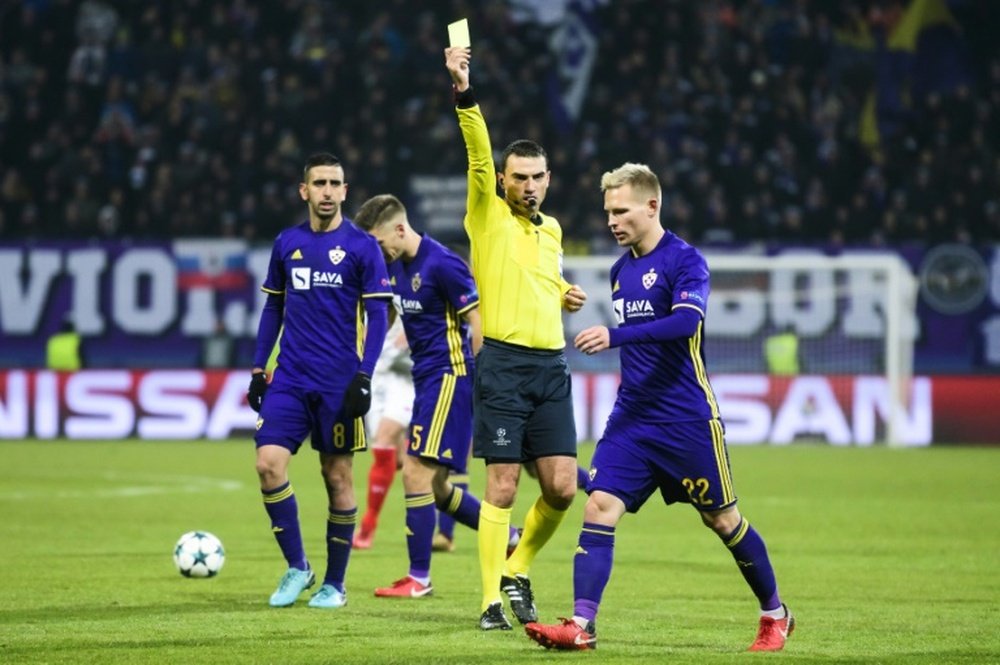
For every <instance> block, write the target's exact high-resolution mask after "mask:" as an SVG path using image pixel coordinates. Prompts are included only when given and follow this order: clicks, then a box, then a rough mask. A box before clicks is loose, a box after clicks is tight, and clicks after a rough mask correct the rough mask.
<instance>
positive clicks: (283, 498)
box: [260, 483, 309, 570]
mask: <svg viewBox="0 0 1000 665" xmlns="http://www.w3.org/2000/svg"><path fill="white" fill-rule="evenodd" d="M260 493H261V495H262V496H263V498H264V509H265V510H266V511H267V516H268V517H270V518H271V531H272V532H273V533H274V539H275V540H277V541H278V547H280V548H281V553H282V554H283V555H284V556H285V561H287V562H288V567H289V568H298V569H299V570H308V569H309V563H308V562H307V561H306V551H305V548H303V547H302V530H301V529H300V528H299V504H298V502H297V501H296V500H295V491H294V490H293V489H292V484H291V483H285V484H284V485H282V486H281V487H277V488H275V489H273V490H261V492H260Z"/></svg>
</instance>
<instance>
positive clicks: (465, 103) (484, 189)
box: [444, 46, 497, 230]
mask: <svg viewBox="0 0 1000 665" xmlns="http://www.w3.org/2000/svg"><path fill="white" fill-rule="evenodd" d="M444 54H445V66H446V67H447V68H448V73H449V74H450V75H451V81H452V84H453V89H454V92H455V112H456V113H457V114H458V124H459V127H460V128H461V130H462V138H463V139H464V141H465V149H466V152H467V154H468V159H469V171H468V174H469V176H468V177H469V189H468V195H467V200H466V210H467V214H466V218H465V224H466V229H467V230H468V229H469V224H476V223H484V222H485V220H486V215H485V210H486V209H487V208H488V207H489V206H490V205H495V204H496V199H497V195H496V193H497V185H496V180H497V176H496V167H495V166H494V165H493V148H492V145H491V144H490V135H489V131H488V130H487V129H486V119H485V118H483V114H482V111H481V110H480V108H479V105H478V104H477V103H476V99H475V96H474V94H473V90H472V86H471V85H470V83H469V61H470V59H471V58H472V51H471V49H469V48H465V47H457V46H456V47H450V48H446V49H445V51H444Z"/></svg>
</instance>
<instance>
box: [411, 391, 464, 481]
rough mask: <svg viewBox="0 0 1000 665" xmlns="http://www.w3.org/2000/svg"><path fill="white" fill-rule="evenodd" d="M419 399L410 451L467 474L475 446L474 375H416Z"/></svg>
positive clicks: (414, 406)
mask: <svg viewBox="0 0 1000 665" xmlns="http://www.w3.org/2000/svg"><path fill="white" fill-rule="evenodd" d="M413 384H414V389H415V392H416V398H415V399H414V404H413V418H412V419H411V420H410V432H409V434H410V440H409V445H408V446H407V449H406V452H407V453H408V454H410V455H413V456H414V457H419V458H421V459H426V460H430V461H433V462H437V463H438V464H441V465H443V466H446V467H448V468H449V469H453V470H455V471H458V472H459V473H464V472H465V469H466V466H467V463H468V457H469V447H470V446H471V445H472V377H471V376H468V375H466V376H456V375H454V374H450V373H449V374H439V375H436V376H429V377H424V378H414V381H413Z"/></svg>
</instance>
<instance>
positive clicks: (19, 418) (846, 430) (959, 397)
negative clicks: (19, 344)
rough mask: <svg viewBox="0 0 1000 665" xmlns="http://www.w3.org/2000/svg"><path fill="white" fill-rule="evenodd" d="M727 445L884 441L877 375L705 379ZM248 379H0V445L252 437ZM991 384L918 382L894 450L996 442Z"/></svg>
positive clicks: (173, 375) (594, 425)
mask: <svg viewBox="0 0 1000 665" xmlns="http://www.w3.org/2000/svg"><path fill="white" fill-rule="evenodd" d="M711 380H712V384H713V386H714V387H715V391H716V395H717V397H718V401H719V408H720V410H721V412H722V413H723V416H724V420H725V423H726V439H727V440H728V441H729V442H730V443H732V444H756V443H772V444H776V445H782V444H788V443H792V442H795V441H821V442H826V443H829V444H831V445H838V446H844V445H858V446H867V445H871V444H872V443H873V442H875V441H879V440H882V437H883V436H884V434H883V432H884V429H885V422H886V419H887V418H888V414H889V411H890V410H889V393H888V388H887V386H886V384H885V380H884V379H883V378H882V377H879V376H850V377H845V376H814V375H809V376H799V377H794V378H775V377H770V376H768V375H766V374H758V375H754V374H738V375H736V374H731V375H726V374H720V375H714V376H712V377H711ZM617 387H618V375H617V374H615V373H587V372H579V373H576V374H574V375H573V392H574V401H575V404H574V406H575V411H576V421H577V422H576V428H577V435H578V438H579V439H580V440H581V441H583V440H594V439H597V438H599V437H600V435H601V433H602V432H603V431H604V424H605V422H606V420H607V417H608V414H609V413H610V412H611V409H612V406H613V405H614V401H615V397H616V392H617ZM246 389H247V372H245V371H223V370H215V371H213V370H195V369H193V370H150V371H137V370H83V371H80V372H77V373H73V374H64V373H56V372H50V371H46V370H41V371H28V370H12V371H0V439H25V438H38V439H52V438H56V437H67V438H71V439H101V440H116V439H124V438H130V437H140V438H144V439H200V438H209V439H225V438H234V437H237V438H242V437H245V438H248V439H249V438H251V437H252V436H253V432H254V426H255V422H256V417H257V416H256V414H255V413H254V412H253V411H252V410H251V409H250V407H249V406H248V405H247V403H246ZM998 393H1000V377H997V376H980V377H953V376H933V377H928V376H920V377H916V378H914V380H913V383H912V387H911V390H910V395H909V398H908V400H907V401H906V403H905V404H903V408H902V414H901V420H900V421H897V422H898V423H899V428H898V431H899V436H900V441H899V443H901V444H902V445H906V446H926V445H928V444H930V443H931V442H934V443H996V440H997V439H996V433H997V432H998V431H1000V411H998V410H997V409H996V405H995V403H994V402H995V399H994V396H995V395H996V394H998Z"/></svg>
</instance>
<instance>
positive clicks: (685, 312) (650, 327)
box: [608, 307, 701, 348]
mask: <svg viewBox="0 0 1000 665" xmlns="http://www.w3.org/2000/svg"><path fill="white" fill-rule="evenodd" d="M700 321H701V314H700V313H699V312H698V310H696V309H693V308H691V307H677V308H676V309H674V310H673V311H672V312H670V316H665V317H663V318H662V319H657V320H655V321H650V322H649V323H640V324H638V325H634V326H628V327H627V328H609V329H608V340H609V345H610V346H611V348H615V347H618V346H621V345H622V344H651V343H656V342H666V341H669V340H672V339H683V338H685V337H691V336H692V335H694V334H695V332H697V330H698V323H699V322H700Z"/></svg>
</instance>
